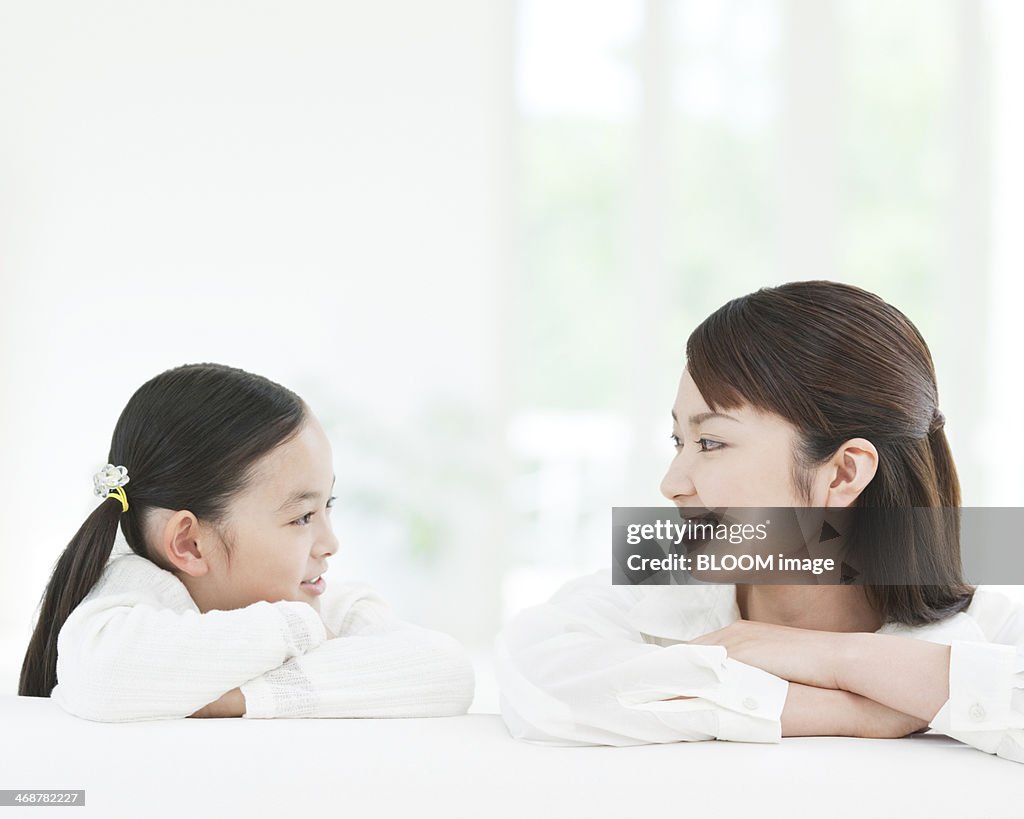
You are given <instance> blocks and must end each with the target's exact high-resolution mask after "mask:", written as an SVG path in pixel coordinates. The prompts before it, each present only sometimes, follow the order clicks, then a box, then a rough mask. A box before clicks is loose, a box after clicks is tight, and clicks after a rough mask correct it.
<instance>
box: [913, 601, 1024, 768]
mask: <svg viewBox="0 0 1024 819" xmlns="http://www.w3.org/2000/svg"><path fill="white" fill-rule="evenodd" d="M971 613H972V614H973V615H974V616H975V618H976V619H978V620H979V621H980V622H981V623H982V625H983V626H985V625H988V624H989V623H990V622H991V621H992V620H993V619H998V620H999V621H1000V625H999V626H998V629H997V630H993V629H986V630H988V631H994V633H993V634H992V636H993V642H991V643H985V642H978V641H973V640H953V641H952V643H951V646H950V657H949V699H948V700H947V701H946V703H945V705H943V706H942V708H940V709H939V712H938V713H937V714H936V715H935V717H934V718H933V719H932V722H931V728H932V729H933V730H934V731H937V732H938V733H941V734H946V735H947V736H950V737H953V738H954V739H958V740H960V741H961V742H965V743H967V744H968V745H972V746H974V747H975V748H978V749H979V750H982V751H985V752H986V753H990V754H996V755H997V756H1001V757H1003V758H1005V759H1011V760H1014V761H1015V762H1024V606H1022V605H1021V604H1019V603H1014V602H1013V601H1010V600H1009V599H1008V598H1006V597H1005V596H1003V595H997V594H993V593H992V592H980V591H979V592H977V593H976V595H975V603H974V604H973V605H972V610H971ZM986 621H989V622H986Z"/></svg>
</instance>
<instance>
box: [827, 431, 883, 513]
mask: <svg viewBox="0 0 1024 819" xmlns="http://www.w3.org/2000/svg"><path fill="white" fill-rule="evenodd" d="M825 468H826V469H827V470H828V474H829V478H830V480H829V484H828V491H827V493H826V495H825V503H824V505H825V506H827V507H833V508H845V507H848V506H852V505H853V502H854V501H855V500H857V497H858V496H859V495H860V493H861V492H863V491H864V487H866V486H867V485H868V484H869V483H870V482H871V479H872V478H873V477H875V472H877V471H878V450H876V449H875V445H874V444H873V443H871V441H869V440H867V439H866V438H851V439H850V440H849V441H847V442H846V443H845V444H843V445H842V446H841V447H839V449H838V450H836V454H835V455H833V456H832V458H831V459H829V461H828V463H827V464H826V467H825Z"/></svg>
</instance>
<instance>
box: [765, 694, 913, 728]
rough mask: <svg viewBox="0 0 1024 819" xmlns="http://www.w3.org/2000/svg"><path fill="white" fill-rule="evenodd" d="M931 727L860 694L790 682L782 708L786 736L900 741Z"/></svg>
mask: <svg viewBox="0 0 1024 819" xmlns="http://www.w3.org/2000/svg"><path fill="white" fill-rule="evenodd" d="M927 727H928V723H927V722H925V721H924V720H922V719H919V718H917V717H914V716H911V715H910V714H904V713H903V712H901V711H896V710H894V709H892V708H889V707H887V706H885V705H882V704H881V703H878V702H875V701H874V700H871V699H868V698H867V697H862V696H860V695H859V694H851V693H850V692H849V691H838V690H833V689H827V688H814V687H812V686H808V685H801V684H799V683H790V685H789V693H788V694H787V696H786V705H785V707H784V708H783V709H782V735H783V736H784V737H807V736H833V737H868V738H873V739H897V738H899V737H905V736H907V735H908V734H913V733H917V732H919V731H922V730H924V729H925V728H927Z"/></svg>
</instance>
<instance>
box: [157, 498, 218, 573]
mask: <svg viewBox="0 0 1024 819" xmlns="http://www.w3.org/2000/svg"><path fill="white" fill-rule="evenodd" d="M160 549H161V551H162V552H163V554H164V557H165V558H166V559H167V561H168V562H169V563H170V564H171V565H172V566H173V567H174V568H175V569H177V570H178V571H181V572H184V573H185V574H187V575H190V576H191V577H199V576H201V575H204V574H206V573H207V572H208V571H209V570H210V565H209V563H208V561H207V559H206V557H205V556H204V555H203V553H202V550H201V549H200V547H199V519H198V518H197V517H196V516H195V515H193V514H192V513H191V512H189V511H188V510H187V509H182V510H181V511H180V512H175V513H174V514H172V515H171V516H170V517H169V518H168V519H167V522H166V523H165V524H164V527H163V534H162V535H161V538H160Z"/></svg>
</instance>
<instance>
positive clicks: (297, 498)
mask: <svg viewBox="0 0 1024 819" xmlns="http://www.w3.org/2000/svg"><path fill="white" fill-rule="evenodd" d="M337 477H338V476H337V475H335V476H334V478H332V479H331V490H332V491H333V490H334V482H335V480H337ZM319 497H320V493H319V492H314V491H313V490H312V489H307V490H306V491H305V492H293V493H292V494H291V495H289V496H288V500H286V501H285V502H284V503H282V504H281V505H280V506H279V507H278V508H277V511H278V512H283V511H284V510H285V509H287V508H289V507H290V506H296V505H297V504H300V503H302V502H303V501H307V500H312V499H314V498H319Z"/></svg>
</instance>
